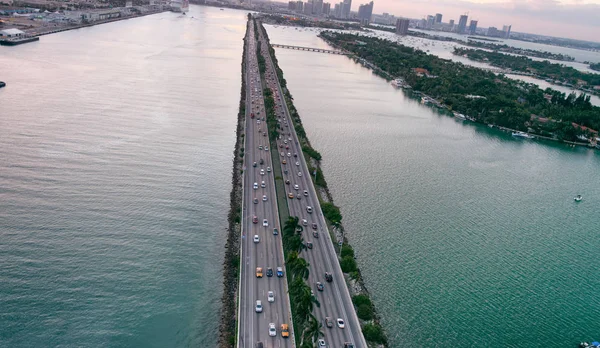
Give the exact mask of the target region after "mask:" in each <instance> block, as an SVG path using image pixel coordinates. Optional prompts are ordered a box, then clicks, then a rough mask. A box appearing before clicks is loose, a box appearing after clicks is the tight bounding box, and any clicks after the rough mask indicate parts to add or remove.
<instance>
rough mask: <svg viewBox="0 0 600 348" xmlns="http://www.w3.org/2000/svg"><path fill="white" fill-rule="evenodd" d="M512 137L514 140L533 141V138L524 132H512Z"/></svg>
mask: <svg viewBox="0 0 600 348" xmlns="http://www.w3.org/2000/svg"><path fill="white" fill-rule="evenodd" d="M512 136H513V137H515V138H524V139H533V138H534V136H533V135H531V134H527V133H525V132H513V133H512Z"/></svg>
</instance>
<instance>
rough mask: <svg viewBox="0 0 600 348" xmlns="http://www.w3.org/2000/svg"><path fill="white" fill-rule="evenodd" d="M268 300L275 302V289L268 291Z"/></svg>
mask: <svg viewBox="0 0 600 348" xmlns="http://www.w3.org/2000/svg"><path fill="white" fill-rule="evenodd" d="M267 301H269V302H275V294H274V293H273V291H269V292H268V293H267Z"/></svg>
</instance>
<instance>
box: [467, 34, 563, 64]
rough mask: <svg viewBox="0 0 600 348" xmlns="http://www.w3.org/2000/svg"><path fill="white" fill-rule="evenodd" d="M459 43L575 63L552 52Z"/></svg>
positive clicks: (483, 43)
mask: <svg viewBox="0 0 600 348" xmlns="http://www.w3.org/2000/svg"><path fill="white" fill-rule="evenodd" d="M477 40H484V39H482V38H477ZM461 43H462V44H464V45H467V46H471V47H477V48H485V49H489V50H494V51H500V52H505V53H512V54H519V55H523V56H529V57H537V58H545V59H554V60H562V61H570V62H572V61H575V58H574V57H571V56H569V55H566V54H562V53H552V52H548V51H536V50H531V49H527V48H517V47H512V46H509V45H505V44H504V45H501V44H493V43H486V42H479V41H474V40H469V41H467V42H464V41H461Z"/></svg>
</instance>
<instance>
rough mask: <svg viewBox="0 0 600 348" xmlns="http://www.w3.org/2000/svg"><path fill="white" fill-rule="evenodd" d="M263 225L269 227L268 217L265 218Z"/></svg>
mask: <svg viewBox="0 0 600 348" xmlns="http://www.w3.org/2000/svg"><path fill="white" fill-rule="evenodd" d="M263 226H264V227H269V221H267V219H263Z"/></svg>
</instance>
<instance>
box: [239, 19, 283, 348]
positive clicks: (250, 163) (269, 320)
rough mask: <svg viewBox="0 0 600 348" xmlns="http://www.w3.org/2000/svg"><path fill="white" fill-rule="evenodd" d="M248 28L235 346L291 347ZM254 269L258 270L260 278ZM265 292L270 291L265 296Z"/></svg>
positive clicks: (251, 30)
mask: <svg viewBox="0 0 600 348" xmlns="http://www.w3.org/2000/svg"><path fill="white" fill-rule="evenodd" d="M253 25H254V23H253V21H248V27H247V30H246V40H245V41H246V43H245V44H246V57H245V58H246V75H245V79H246V123H245V131H244V134H245V142H244V180H243V203H242V207H243V208H242V238H241V253H240V266H241V270H240V272H241V273H240V283H239V303H238V318H239V320H238V348H255V347H259V346H260V343H262V347H265V348H266V347H269V348H271V347H273V348H280V347H294V341H293V340H294V336H293V329H292V321H291V312H290V302H289V296H288V288H287V281H286V277H285V273H283V274H281V275H280V274H278V272H277V268H278V267H281V268H282V270H283V272H285V266H284V256H283V245H282V241H281V235H280V231H281V226H280V224H279V214H278V211H277V203H276V199H277V198H276V194H275V181H274V178H273V171H272V163H271V154H270V152H269V151H271V149H269V139H268V136H267V133H266V132H267V124H266V121H264V120H263V119H266V116H265V112H264V100H263V94H262V92H263V91H262V83H261V77H260V73H259V70H258V62H257V55H256V46H257V44H256V38H255V35H254V27H253ZM274 150H275V149H274ZM275 229H276V230H277V231H278V234H275V232H274V230H275ZM257 268H262V276H260V277H259V275H258V274H257V273H258V272H257ZM269 269H271V270H272V274H269ZM269 292H272V295H273V296H272V297H271V298H269V297H270V296H269ZM270 300H272V301H270ZM257 301H260V302H261V306H260V308H257ZM271 324H273V325H274V327H275V330H274V332H273V330H272V329H270V326H271ZM283 324H285V325H288V330H289V337H283V336H284V333H285V332H284V330H283V328H282V325H283ZM259 342H260V343H259Z"/></svg>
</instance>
